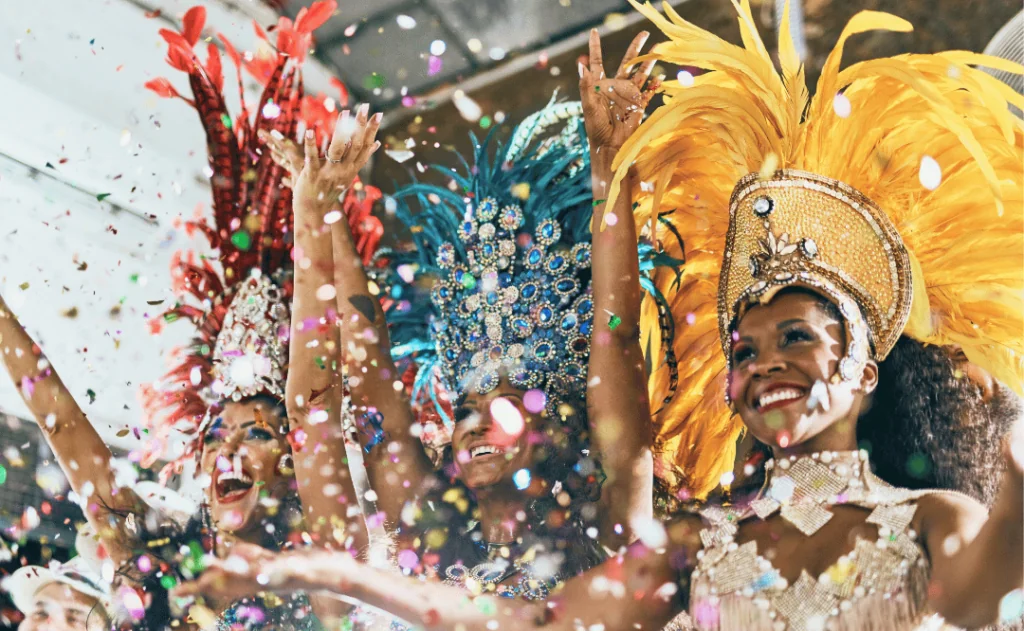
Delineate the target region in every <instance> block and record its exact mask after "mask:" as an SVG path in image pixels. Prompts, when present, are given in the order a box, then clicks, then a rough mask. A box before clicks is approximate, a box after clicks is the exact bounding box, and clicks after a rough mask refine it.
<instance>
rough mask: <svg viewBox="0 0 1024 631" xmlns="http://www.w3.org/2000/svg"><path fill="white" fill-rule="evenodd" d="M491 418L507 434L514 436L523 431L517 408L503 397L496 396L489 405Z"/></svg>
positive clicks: (523, 425)
mask: <svg viewBox="0 0 1024 631" xmlns="http://www.w3.org/2000/svg"><path fill="white" fill-rule="evenodd" d="M490 410H491V418H493V419H494V422H496V423H497V424H498V426H499V427H500V428H501V429H502V431H504V432H505V433H506V434H507V435H509V436H512V437H516V436H519V435H520V434H522V433H523V429H524V427H525V423H524V422H523V415H522V414H521V413H520V412H519V408H517V407H516V406H515V404H514V403H512V402H511V401H509V400H508V399H506V398H505V397H496V398H495V399H494V400H493V401H491V405H490Z"/></svg>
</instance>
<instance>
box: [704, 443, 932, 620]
mask: <svg viewBox="0 0 1024 631" xmlns="http://www.w3.org/2000/svg"><path fill="white" fill-rule="evenodd" d="M853 453H854V455H853V456H852V457H851V456H850V454H823V455H824V457H823V458H822V457H820V456H819V455H818V454H815V457H813V458H812V457H810V456H807V457H803V458H800V459H796V460H790V461H786V462H784V463H780V465H782V466H780V467H778V468H777V469H776V471H775V472H774V475H772V472H771V471H769V480H770V482H771V484H770V485H766V489H767V492H763V493H762V494H761V495H760V496H759V497H758V499H757V500H755V501H754V502H752V503H751V505H750V506H749V507H746V508H743V509H736V510H731V509H725V508H720V507H712V508H707V509H705V510H703V511H701V517H702V518H703V520H704V522H705V524H706V527H705V528H704V529H703V530H702V531H701V532H700V537H701V542H702V543H703V550H702V551H701V552H700V553H698V564H697V568H696V569H695V570H694V571H693V574H692V575H691V582H690V608H689V614H690V617H691V619H692V622H691V623H690V624H692V625H693V628H695V629H699V630H701V631H854V630H856V631H910V630H914V629H949V628H950V627H947V626H944V623H943V622H942V620H941V619H939V618H938V617H937V616H935V615H933V614H930V613H929V611H928V604H927V600H928V599H927V586H928V579H929V576H930V573H931V568H930V565H929V563H928V560H927V558H926V556H925V554H924V551H923V549H922V548H921V546H920V544H919V543H918V541H917V535H916V533H915V532H914V530H913V529H912V528H911V527H910V526H911V522H912V520H913V517H914V513H915V511H916V509H917V500H918V498H920V497H921V496H922V495H923V494H924V493H925V492H922V491H910V490H907V489H901V488H896V487H893V486H890V485H889V484H887V483H885V482H883V481H882V480H881V479H880V478H878V477H877V476H875V475H873V474H872V473H871V472H870V469H869V467H868V466H867V462H866V458H867V456H866V454H864V453H863V452H862V453H861V454H856V452H853ZM844 456H846V457H845V458H844ZM833 458H835V460H833ZM836 504H850V505H854V506H860V507H863V508H867V509H870V510H871V512H870V515H869V516H868V517H867V520H866V523H868V524H872V525H874V526H875V527H876V528H877V530H878V536H877V538H876V539H875V540H873V541H869V540H865V539H860V538H858V539H857V541H856V544H855V546H854V549H853V551H852V552H850V553H849V554H847V555H844V556H842V557H840V558H839V559H838V560H837V561H836V562H835V563H834V564H832V565H831V566H830V567H829V568H828V569H827V570H826V571H825V572H823V573H822V574H821V576H818V577H814V576H811V575H810V574H808V573H807V571H806V570H804V571H803V572H802V573H801V575H800V577H799V578H798V579H797V580H796V581H794V582H793V583H791V584H790V583H789V582H788V581H787V580H786V579H785V578H783V577H782V575H781V573H780V572H779V570H778V569H776V568H775V567H774V565H773V564H772V562H771V561H770V560H768V559H767V558H766V557H765V556H764V555H763V553H764V551H762V550H758V545H757V542H756V541H747V542H746V543H743V544H739V543H737V542H736V535H737V533H738V531H739V526H740V524H741V523H742V522H743V521H744V520H747V519H751V518H757V517H760V518H763V519H765V518H768V517H769V516H771V515H774V514H775V513H776V512H780V513H781V517H782V519H785V520H786V521H787V522H789V523H790V524H792V525H794V526H795V527H796V528H798V529H799V530H801V531H802V532H803V533H804V534H806V535H808V536H809V535H811V534H813V533H814V532H816V531H817V530H818V529H819V528H821V526H822V525H824V523H826V522H828V521H829V519H831V517H832V513H831V512H830V511H829V510H828V509H829V507H831V506H834V505H836Z"/></svg>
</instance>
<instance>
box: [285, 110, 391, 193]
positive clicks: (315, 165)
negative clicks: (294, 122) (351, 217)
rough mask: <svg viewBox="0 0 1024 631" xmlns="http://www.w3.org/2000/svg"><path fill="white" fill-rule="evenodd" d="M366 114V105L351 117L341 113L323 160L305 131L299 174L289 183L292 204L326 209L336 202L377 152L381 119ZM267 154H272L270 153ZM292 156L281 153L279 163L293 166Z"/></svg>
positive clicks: (312, 138) (313, 136)
mask: <svg viewBox="0 0 1024 631" xmlns="http://www.w3.org/2000/svg"><path fill="white" fill-rule="evenodd" d="M369 113H370V106H369V105H362V106H361V107H360V108H359V110H358V112H357V113H356V115H355V117H353V116H352V115H351V113H350V112H349V111H348V110H344V111H343V112H342V113H341V115H340V116H339V117H338V123H337V125H335V126H334V136H333V137H332V138H331V144H330V146H329V147H328V148H327V155H326V156H323V157H321V156H320V151H319V149H318V148H317V146H316V137H315V135H314V134H313V132H312V130H307V131H306V137H305V140H304V141H303V150H304V158H303V166H302V170H301V171H299V173H298V175H297V176H295V178H294V179H293V182H292V183H293V187H292V188H293V191H294V197H295V201H296V203H301V204H307V203H312V204H314V205H316V206H329V205H332V204H334V203H335V202H337V201H338V197H339V196H340V195H341V193H342V191H344V190H345V189H346V188H347V187H348V186H349V185H350V184H351V183H352V180H354V179H355V177H356V174H357V173H359V170H360V169H362V168H363V166H365V165H366V162H367V160H369V159H370V156H372V155H373V153H374V152H375V151H377V149H379V148H380V141H378V140H376V137H377V130H378V129H379V128H380V121H381V118H382V117H383V115H382V114H380V113H378V114H374V115H373V117H372V118H370V117H369ZM293 147H294V146H293ZM271 151H272V153H273V151H274V150H273V149H271ZM296 155H297V153H296V151H290V150H288V149H285V150H284V151H283V155H282V159H283V160H285V161H286V162H288V163H289V164H294V158H295V156H296Z"/></svg>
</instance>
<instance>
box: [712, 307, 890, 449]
mask: <svg viewBox="0 0 1024 631" xmlns="http://www.w3.org/2000/svg"><path fill="white" fill-rule="evenodd" d="M737 333H738V335H739V339H738V340H737V341H736V342H735V343H734V344H733V348H732V362H731V364H732V372H731V373H730V391H731V395H732V400H733V405H734V406H735V409H736V412H737V413H739V415H740V416H741V417H742V418H743V422H744V424H745V425H746V426H747V429H748V430H749V431H750V433H751V434H752V435H753V436H754V438H756V439H758V440H759V441H761V442H762V443H764V444H766V445H770V446H772V448H773V449H774V450H775V452H776V456H781V455H789V454H800V453H811V452H815V451H826V450H827V451H839V450H849V449H856V448H857V435H856V427H857V418H858V416H859V415H860V410H861V409H862V408H863V406H864V401H865V397H866V396H867V395H869V394H870V393H871V392H872V391H873V390H874V389H875V386H876V385H877V383H878V365H877V364H875V363H874V362H871V361H869V362H868V365H867V366H866V367H865V369H864V374H863V375H862V377H861V379H860V380H859V381H857V382H848V381H844V380H839V381H838V383H832V381H833V380H832V379H831V377H832V375H834V374H836V371H837V370H838V369H839V360H840V359H842V357H843V354H844V352H845V351H844V349H845V348H846V333H845V329H844V327H843V324H842V323H841V322H839V321H837V320H836V319H835V318H833V317H832V316H830V315H829V314H828V313H826V312H825V311H824V310H823V309H822V308H821V307H820V306H819V304H818V298H816V297H814V296H812V295H811V294H809V293H804V292H783V293H781V294H780V295H779V296H778V297H777V298H776V299H774V300H772V301H771V302H770V303H768V304H767V305H757V306H754V307H752V308H751V309H750V310H748V311H747V313H746V314H745V315H744V316H743V319H742V320H741V321H740V324H739V327H738V328H737ZM819 382H820V383H821V384H823V385H824V387H825V390H826V392H827V396H826V397H824V398H823V401H821V402H817V404H816V405H814V406H813V408H810V409H809V403H810V402H811V401H810V394H811V389H812V388H813V387H814V385H815V383H819ZM785 390H791V391H793V392H794V393H795V392H800V393H801V394H802V396H800V398H798V399H795V400H792V401H791V402H788V403H784V404H782V405H778V404H776V406H772V409H762V408H760V407H759V406H758V399H759V397H761V396H762V395H763V394H765V393H768V392H773V391H774V392H782V391H785ZM826 408H827V410H826Z"/></svg>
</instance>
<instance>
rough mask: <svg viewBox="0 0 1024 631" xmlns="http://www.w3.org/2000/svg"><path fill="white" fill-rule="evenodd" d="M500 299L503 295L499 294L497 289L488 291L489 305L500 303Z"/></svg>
mask: <svg viewBox="0 0 1024 631" xmlns="http://www.w3.org/2000/svg"><path fill="white" fill-rule="evenodd" d="M499 300H501V297H500V296H498V292H496V291H489V292H487V304H488V305H491V306H494V305H496V304H498V301H499Z"/></svg>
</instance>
